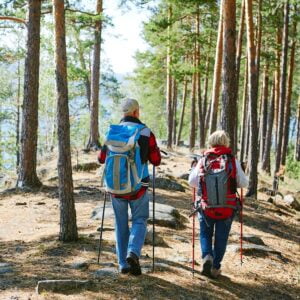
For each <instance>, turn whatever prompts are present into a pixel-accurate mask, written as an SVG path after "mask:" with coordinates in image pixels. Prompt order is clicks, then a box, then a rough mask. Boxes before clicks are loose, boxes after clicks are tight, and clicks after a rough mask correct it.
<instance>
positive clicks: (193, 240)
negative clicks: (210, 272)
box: [192, 188, 196, 277]
mask: <svg viewBox="0 0 300 300" xmlns="http://www.w3.org/2000/svg"><path fill="white" fill-rule="evenodd" d="M195 201H196V188H193V206H194V205H195ZM192 273H193V277H194V273H195V214H193V232H192Z"/></svg>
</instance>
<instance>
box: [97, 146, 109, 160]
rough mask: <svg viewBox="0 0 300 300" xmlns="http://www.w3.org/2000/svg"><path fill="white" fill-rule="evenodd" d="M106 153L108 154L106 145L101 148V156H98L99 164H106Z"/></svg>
mask: <svg viewBox="0 0 300 300" xmlns="http://www.w3.org/2000/svg"><path fill="white" fill-rule="evenodd" d="M106 152H107V146H106V145H104V146H103V147H102V148H101V150H100V152H99V154H98V162H99V163H100V164H104V163H105V159H106Z"/></svg>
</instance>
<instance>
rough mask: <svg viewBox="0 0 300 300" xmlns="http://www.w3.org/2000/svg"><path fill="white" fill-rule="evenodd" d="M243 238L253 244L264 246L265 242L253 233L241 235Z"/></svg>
mask: <svg viewBox="0 0 300 300" xmlns="http://www.w3.org/2000/svg"><path fill="white" fill-rule="evenodd" d="M243 240H244V241H246V242H249V243H252V244H255V245H261V246H265V245H266V244H265V243H264V241H263V240H262V239H261V238H260V237H258V236H255V235H251V234H244V235H243Z"/></svg>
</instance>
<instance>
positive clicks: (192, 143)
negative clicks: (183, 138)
mask: <svg viewBox="0 0 300 300" xmlns="http://www.w3.org/2000/svg"><path fill="white" fill-rule="evenodd" d="M194 52H195V47H194ZM193 59H194V61H193V64H194V66H195V53H194V58H193ZM196 89H197V75H196V73H194V74H193V75H192V94H191V123H190V141H189V148H190V151H193V149H194V148H195V141H196Z"/></svg>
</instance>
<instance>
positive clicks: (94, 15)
mask: <svg viewBox="0 0 300 300" xmlns="http://www.w3.org/2000/svg"><path fill="white" fill-rule="evenodd" d="M65 10H67V11H70V12H77V13H81V14H86V15H89V16H93V17H96V16H98V14H93V13H89V12H86V11H81V10H77V9H71V8H65Z"/></svg>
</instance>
